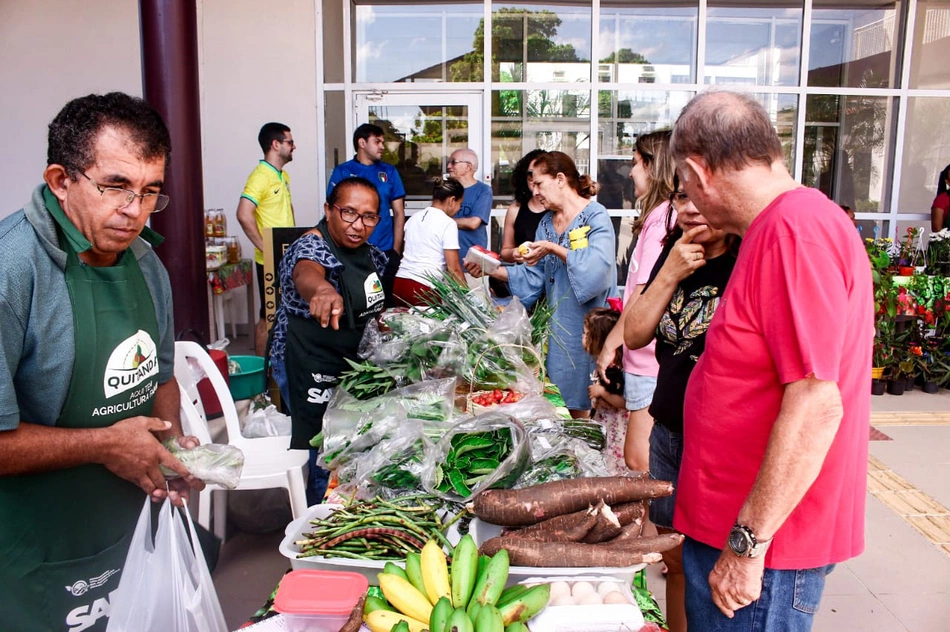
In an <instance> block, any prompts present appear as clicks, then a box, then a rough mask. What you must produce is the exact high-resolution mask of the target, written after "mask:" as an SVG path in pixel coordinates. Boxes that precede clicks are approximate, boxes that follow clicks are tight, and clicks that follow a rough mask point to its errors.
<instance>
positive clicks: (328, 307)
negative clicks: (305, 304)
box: [310, 288, 343, 330]
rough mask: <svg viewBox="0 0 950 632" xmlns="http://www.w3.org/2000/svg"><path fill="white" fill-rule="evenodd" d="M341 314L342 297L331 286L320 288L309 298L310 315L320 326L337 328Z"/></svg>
mask: <svg viewBox="0 0 950 632" xmlns="http://www.w3.org/2000/svg"><path fill="white" fill-rule="evenodd" d="M342 314H343V297H342V296H340V295H339V294H338V293H337V292H336V291H335V290H334V289H333V288H326V289H324V290H320V291H318V292H317V293H316V294H314V295H313V298H311V299H310V315H311V316H313V319H314V320H315V321H317V322H318V323H320V326H321V327H326V326H327V325H329V326H330V327H331V328H332V329H334V330H337V329H339V328H340V316H341V315H342Z"/></svg>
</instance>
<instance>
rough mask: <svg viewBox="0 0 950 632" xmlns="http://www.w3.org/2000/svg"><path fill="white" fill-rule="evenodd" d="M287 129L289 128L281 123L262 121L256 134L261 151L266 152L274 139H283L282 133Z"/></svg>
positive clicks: (287, 130)
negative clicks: (262, 123)
mask: <svg viewBox="0 0 950 632" xmlns="http://www.w3.org/2000/svg"><path fill="white" fill-rule="evenodd" d="M289 131H290V128H289V127H287V126H286V125H284V124H283V123H264V125H263V126H262V127H261V131H260V133H258V135H257V142H258V143H260V146H261V151H263V152H264V153H265V154H266V153H267V150H269V149H270V146H271V144H272V143H273V142H274V141H275V140H284V134H285V133H287V132H289Z"/></svg>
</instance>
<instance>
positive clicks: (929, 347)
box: [917, 339, 946, 393]
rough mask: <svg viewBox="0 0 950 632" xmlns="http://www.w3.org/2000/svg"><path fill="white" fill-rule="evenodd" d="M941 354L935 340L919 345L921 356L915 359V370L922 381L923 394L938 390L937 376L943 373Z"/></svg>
mask: <svg viewBox="0 0 950 632" xmlns="http://www.w3.org/2000/svg"><path fill="white" fill-rule="evenodd" d="M942 356H943V354H942V353H941V352H940V347H939V345H938V344H937V341H936V340H933V339H930V340H927V341H926V342H924V344H923V345H921V354H920V355H919V356H918V357H917V368H918V369H919V371H920V376H921V378H922V379H923V381H924V384H923V386H922V387H921V390H923V391H924V392H925V393H936V392H937V391H938V390H939V389H940V385H939V384H938V375H939V374H940V372H941V371H945V370H946V369H945V367H943V366H942V365H943V364H944V362H943V359H942Z"/></svg>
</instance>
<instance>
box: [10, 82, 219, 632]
mask: <svg viewBox="0 0 950 632" xmlns="http://www.w3.org/2000/svg"><path fill="white" fill-rule="evenodd" d="M170 152H171V143H170V139H169V134H168V130H167V129H166V127H165V123H164V122H163V121H162V118H161V116H160V115H159V114H158V112H156V111H155V110H154V109H153V108H152V107H151V106H149V105H148V104H147V103H145V102H144V101H143V100H141V99H138V98H135V97H131V96H128V95H126V94H121V93H117V92H114V93H111V94H106V95H89V96H86V97H81V98H79V99H75V100H73V101H71V102H69V103H68V104H66V106H65V107H64V108H63V109H62V110H61V111H60V113H59V114H58V115H57V116H56V118H54V119H53V122H52V123H51V124H50V126H49V147H48V154H47V156H48V158H47V163H48V164H47V167H46V169H45V171H44V173H43V179H44V183H43V184H40V185H39V186H38V187H36V189H35V190H34V192H33V196H32V199H31V200H30V201H29V202H28V203H27V204H26V205H25V206H24V207H23V209H21V210H20V211H18V212H16V213H14V214H12V215H10V216H9V217H7V218H6V219H4V220H3V221H0V560H2V562H0V586H2V587H3V589H2V590H0V611H2V612H3V628H4V629H5V630H66V629H84V630H93V631H97V630H98V631H101V630H104V629H105V627H106V624H107V622H108V613H109V608H110V603H109V595H110V593H111V592H112V591H114V590H115V589H116V588H117V586H118V584H119V579H120V577H121V574H122V569H123V568H124V567H125V558H126V555H127V553H128V549H129V545H130V542H131V537H132V533H133V531H134V530H135V525H136V521H137V520H138V516H139V514H140V512H141V511H142V505H143V503H144V502H146V498H148V497H149V496H150V497H151V498H152V499H153V500H154V501H158V500H161V499H164V498H165V497H170V498H171V499H172V501H173V502H175V503H176V504H181V503H182V502H183V501H184V500H186V499H187V493H188V490H189V489H190V488H195V489H200V488H202V487H203V486H204V485H203V483H201V481H198V480H196V479H193V478H192V477H191V475H190V474H189V472H188V470H187V469H186V468H185V467H184V466H183V465H182V464H181V462H179V461H178V460H177V459H176V458H175V457H174V456H172V454H171V453H170V452H169V451H168V450H167V449H166V448H165V447H164V446H163V445H162V443H161V442H162V441H164V440H169V439H177V441H178V443H179V444H180V445H182V446H183V447H194V446H197V444H198V441H197V439H195V438H194V437H182V436H181V435H182V430H181V423H180V420H179V406H180V398H179V390H178V383H177V382H176V381H175V378H174V364H175V363H174V357H175V342H174V323H173V315H172V290H171V285H170V283H169V279H168V273H167V272H166V271H165V268H164V266H162V263H161V262H160V261H159V259H158V256H157V255H156V254H155V252H154V251H153V250H152V248H151V246H150V245H155V244H158V243H160V242H161V237H160V236H159V235H158V234H157V233H155V232H153V231H152V230H150V229H149V228H148V227H147V226H146V222H147V221H148V219H149V217H150V216H151V214H152V213H155V212H158V211H161V210H163V209H164V208H165V207H166V206H167V205H168V202H169V200H168V196H166V195H165V194H163V193H162V184H163V182H164V179H165V167H166V165H167V162H168V157H169V155H170ZM184 210H186V209H181V208H179V209H177V210H176V212H181V211H184ZM159 466H164V467H165V468H169V469H170V470H172V471H174V472H175V473H177V474H178V475H180V476H181V478H178V479H176V480H174V481H168V482H167V483H166V480H165V477H164V476H163V475H162V471H161V470H160V469H159ZM67 524H68V525H69V527H68V533H65V534H64V532H63V525H67ZM80 626H81V628H80Z"/></svg>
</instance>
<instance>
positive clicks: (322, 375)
mask: <svg viewBox="0 0 950 632" xmlns="http://www.w3.org/2000/svg"><path fill="white" fill-rule="evenodd" d="M317 229H318V230H319V231H320V234H321V235H323V238H324V240H325V241H326V243H327V246H328V247H329V249H330V252H332V253H333V255H334V256H335V257H336V258H337V259H338V260H339V261H340V263H342V264H343V268H342V271H341V272H340V289H341V294H342V297H343V315H342V317H341V318H340V328H339V329H338V330H334V329H332V328H330V327H321V326H320V323H318V322H316V321H315V320H313V319H312V318H301V317H299V316H294V315H292V314H289V313H288V314H287V347H286V351H285V352H284V353H285V362H286V367H287V386H288V388H289V391H290V410H291V411H293V414H292V415H291V420H292V422H293V424H292V427H293V429H292V431H291V438H290V447H291V448H292V449H295V450H306V449H309V448H310V439H312V438H313V437H314V435H316V434H317V433H318V432H320V430H321V429H322V427H323V414H324V412H326V409H327V403H328V402H329V401H330V396H331V395H332V389H333V387H334V386H335V385H336V383H337V381H338V379H339V375H340V374H341V373H343V372H344V371H346V370H348V369H349V368H350V366H349V365H348V364H347V363H346V359H345V358H349V359H351V360H355V359H356V351H357V349H358V348H359V345H360V339H361V338H362V337H363V330H364V329H365V328H366V323H367V322H369V321H370V320H371V319H373V318H375V317H376V315H377V314H379V313H380V312H381V311H383V307H384V300H383V291H382V284H381V283H380V280H379V276H378V274H377V271H376V265H375V264H374V263H373V256H372V253H371V251H370V247H369V246H368V245H366V244H363V245H362V246H360V247H359V248H342V247H340V246H338V245H336V244H335V243H334V242H333V239H332V238H331V237H330V231H329V228H328V227H327V223H326V219H324V220H322V221H321V222H320V223H319V224H318V225H317Z"/></svg>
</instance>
